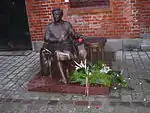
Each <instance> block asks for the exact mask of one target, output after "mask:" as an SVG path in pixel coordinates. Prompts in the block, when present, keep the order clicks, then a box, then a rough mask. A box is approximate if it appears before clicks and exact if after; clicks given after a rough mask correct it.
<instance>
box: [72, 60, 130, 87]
mask: <svg viewBox="0 0 150 113" xmlns="http://www.w3.org/2000/svg"><path fill="white" fill-rule="evenodd" d="M103 67H107V66H106V65H105V64H104V63H103V62H101V61H98V62H97V63H95V64H94V65H92V66H90V67H88V68H89V70H88V71H89V72H88V73H89V74H87V72H86V71H87V70H86V69H85V68H83V67H82V68H79V69H77V70H76V71H75V72H74V73H73V74H72V76H71V77H70V80H71V83H80V85H85V79H86V77H88V84H89V85H103V86H107V87H113V86H115V87H128V84H127V83H126V82H125V81H124V79H123V77H122V75H121V74H120V73H121V72H120V71H116V70H109V71H108V72H106V73H102V72H100V70H101V69H103Z"/></svg>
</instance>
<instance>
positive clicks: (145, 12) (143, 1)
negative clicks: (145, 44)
mask: <svg viewBox="0 0 150 113" xmlns="http://www.w3.org/2000/svg"><path fill="white" fill-rule="evenodd" d="M139 1H140V10H139V17H138V21H139V24H140V31H141V34H147V33H150V0H139Z"/></svg>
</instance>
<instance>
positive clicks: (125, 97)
mask: <svg viewBox="0 0 150 113" xmlns="http://www.w3.org/2000/svg"><path fill="white" fill-rule="evenodd" d="M121 100H122V101H123V102H131V101H132V95H121Z"/></svg>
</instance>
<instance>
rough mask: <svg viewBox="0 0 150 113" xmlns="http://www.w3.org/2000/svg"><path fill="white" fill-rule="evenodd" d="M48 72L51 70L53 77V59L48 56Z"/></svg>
mask: <svg viewBox="0 0 150 113" xmlns="http://www.w3.org/2000/svg"><path fill="white" fill-rule="evenodd" d="M48 70H49V76H50V77H52V58H51V55H50V56H48Z"/></svg>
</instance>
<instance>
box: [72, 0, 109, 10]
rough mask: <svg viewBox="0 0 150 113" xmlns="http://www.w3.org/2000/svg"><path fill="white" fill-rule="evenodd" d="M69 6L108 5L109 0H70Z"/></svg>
mask: <svg viewBox="0 0 150 113" xmlns="http://www.w3.org/2000/svg"><path fill="white" fill-rule="evenodd" d="M70 6H71V8H80V7H91V6H92V7H93V6H94V7H95V6H106V7H107V6H109V0H70Z"/></svg>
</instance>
